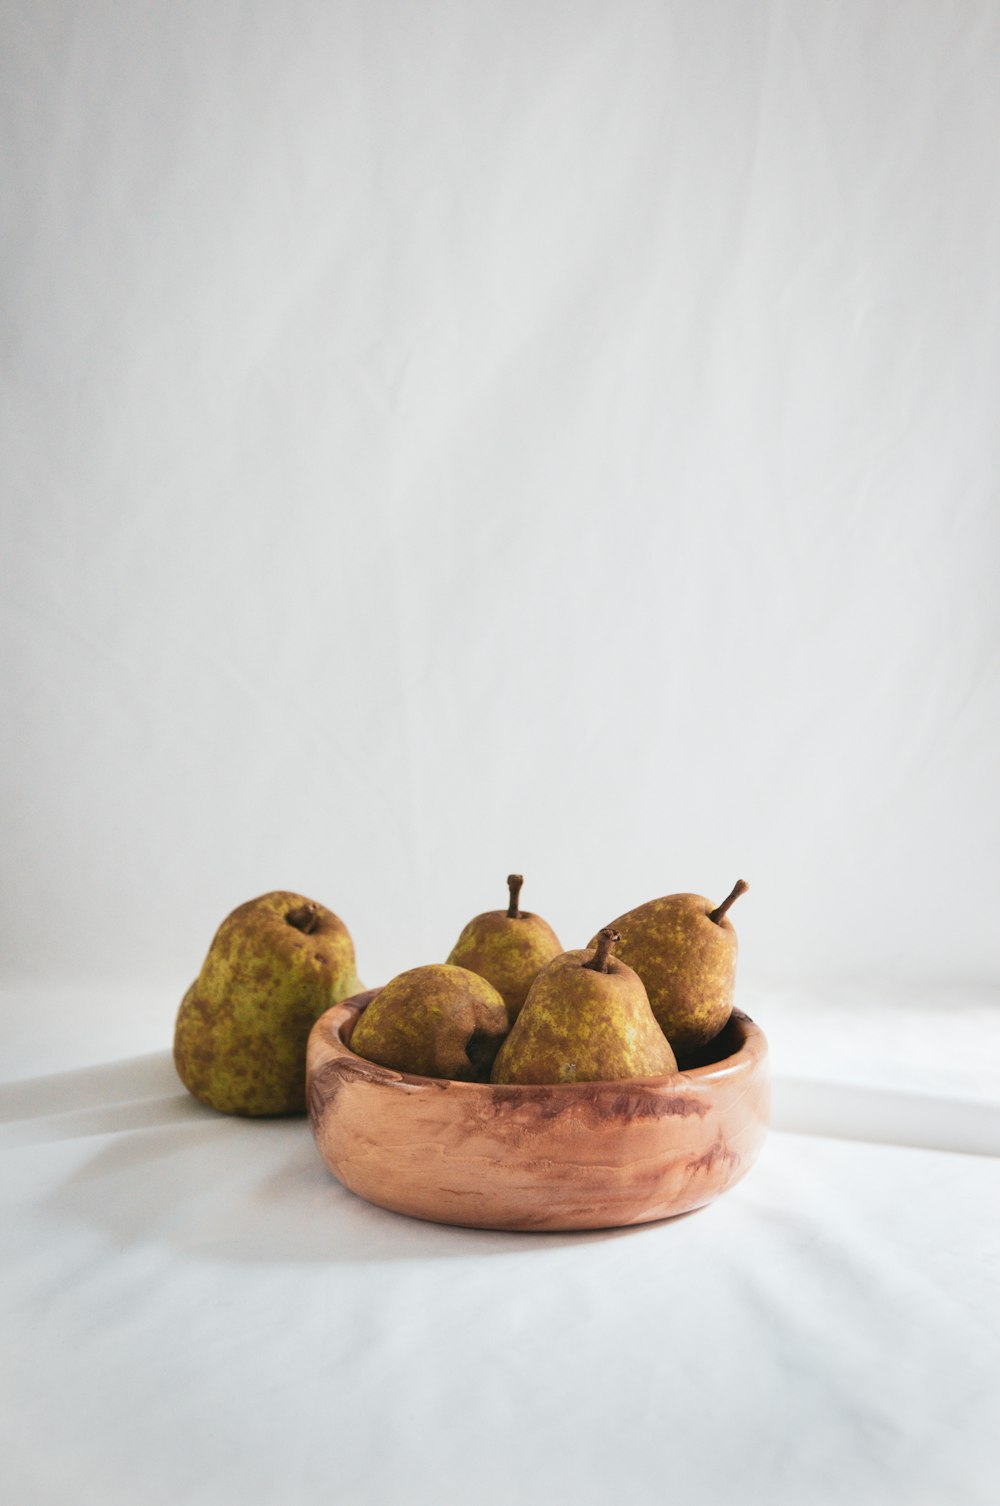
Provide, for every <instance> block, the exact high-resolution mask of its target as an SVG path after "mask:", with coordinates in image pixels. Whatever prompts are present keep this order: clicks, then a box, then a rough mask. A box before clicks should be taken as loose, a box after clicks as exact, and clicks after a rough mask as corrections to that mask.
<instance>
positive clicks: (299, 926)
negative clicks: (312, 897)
mask: <svg viewBox="0 0 1000 1506" xmlns="http://www.w3.org/2000/svg"><path fill="white" fill-rule="evenodd" d="M285 919H286V920H287V922H288V924H289V925H290V926H294V927H295V929H296V930H297V931H301V932H302V933H303V934H304V935H305V936H310V935H311V934H312V932H313V931H315V929H316V925H317V922H318V921H319V911H318V910H317V908H316V906H315V905H314V904H310V903H308V902H307V903H306V904H304V905H297V906H296V908H295V909H294V910H289V912H288V914H287V915H286V916H285Z"/></svg>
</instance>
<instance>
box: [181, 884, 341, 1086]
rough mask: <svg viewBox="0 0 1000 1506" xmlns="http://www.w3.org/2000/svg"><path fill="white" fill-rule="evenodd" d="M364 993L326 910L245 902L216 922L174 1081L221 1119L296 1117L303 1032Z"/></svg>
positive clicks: (297, 899)
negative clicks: (232, 1116)
mask: <svg viewBox="0 0 1000 1506" xmlns="http://www.w3.org/2000/svg"><path fill="white" fill-rule="evenodd" d="M361 988H362V985H361V983H359V981H358V976H357V972H356V969H355V962H354V943H353V942H352V940H351V937H350V933H349V931H348V929H347V927H346V926H345V925H344V922H343V921H342V920H340V919H339V918H338V917H337V916H336V915H334V913H333V911H332V910H327V909H325V908H324V907H323V906H322V905H318V904H316V903H315V902H314V901H313V900H309V899H305V898H304V897H303V896H302V895H301V894H292V893H290V892H289V891H287V890H284V889H277V890H274V891H273V892H272V893H270V894H262V895H261V896H260V897H259V898H258V899H251V900H248V901H247V903H246V904H244V905H240V906H239V907H238V908H237V909H235V910H234V911H233V913H232V914H231V915H229V916H227V917H226V919H225V920H224V921H223V922H222V925H221V926H220V927H219V929H218V931H217V932H216V933H215V939H214V940H213V942H212V945H211V946H210V947H209V950H208V956H207V957H206V958H205V961H204V964H203V966H202V969H201V972H200V973H199V974H198V977H197V978H196V979H195V981H194V983H192V985H191V987H190V988H189V989H188V991H187V993H186V994H185V995H184V998H183V1000H182V1002H181V1007H180V1010H179V1012H178V1015H177V1024H176V1027H175V1030H174V1063H175V1065H176V1067H177V1074H178V1076H179V1077H180V1080H181V1082H182V1083H183V1084H184V1086H185V1087H186V1088H187V1089H188V1091H189V1092H190V1093H193V1094H194V1096H195V1098H198V1099H200V1100H201V1102H202V1103H206V1104H208V1105H209V1107H210V1108H213V1109H219V1110H220V1111H221V1112H222V1113H224V1114H249V1115H254V1116H256V1115H267V1114H303V1113H305V1107H306V1099H305V1072H306V1040H307V1038H308V1035H309V1031H310V1030H311V1028H312V1026H313V1024H314V1023H315V1021H316V1020H317V1019H318V1018H319V1016H320V1015H321V1014H323V1013H324V1011H325V1010H327V1009H329V1008H330V1007H331V1006H332V1005H334V1004H336V1003H338V1002H339V1001H340V1000H341V999H346V998H349V997H350V996H351V995H352V994H356V993H359V992H360V991H361Z"/></svg>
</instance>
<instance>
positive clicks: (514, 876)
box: [507, 873, 524, 920]
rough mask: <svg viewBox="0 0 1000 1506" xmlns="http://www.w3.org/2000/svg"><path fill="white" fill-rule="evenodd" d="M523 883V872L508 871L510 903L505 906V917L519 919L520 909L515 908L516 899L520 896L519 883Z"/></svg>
mask: <svg viewBox="0 0 1000 1506" xmlns="http://www.w3.org/2000/svg"><path fill="white" fill-rule="evenodd" d="M523 883H524V874H523V873H508V875H507V888H508V889H509V890H510V904H509V905H508V906H507V919H508V920H519V919H520V916H521V912H520V910H519V909H518V908H517V902H518V899H519V898H520V896H521V885H522V884H523Z"/></svg>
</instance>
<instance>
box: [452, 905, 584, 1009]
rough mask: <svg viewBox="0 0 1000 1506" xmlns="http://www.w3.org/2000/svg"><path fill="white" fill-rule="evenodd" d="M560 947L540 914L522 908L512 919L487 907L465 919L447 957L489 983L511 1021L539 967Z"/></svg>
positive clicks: (560, 948)
mask: <svg viewBox="0 0 1000 1506" xmlns="http://www.w3.org/2000/svg"><path fill="white" fill-rule="evenodd" d="M561 951H562V942H561V941H560V940H559V937H558V936H557V935H556V933H555V931H553V929H552V927H551V926H549V925H547V924H546V922H545V921H544V920H543V919H542V917H541V916H540V915H532V914H531V912H530V911H528V910H522V911H521V913H520V914H519V915H518V917H517V919H516V920H512V919H511V918H510V916H508V915H507V913H506V911H505V910H487V911H486V913H485V914H483V915H477V916H476V917H475V919H474V920H470V921H469V923H468V925H467V926H466V927H465V928H464V930H463V931H462V934H461V935H460V936H459V938H458V940H457V941H456V942H455V945H454V946H453V947H452V949H451V954H450V956H449V957H448V961H449V962H450V963H452V964H453V965H454V966H455V967H465V968H468V969H469V970H470V972H473V973H478V974H479V976H480V977H481V978H485V979H486V981H487V982H488V983H492V985H493V987H494V988H495V989H496V990H497V992H498V993H499V994H500V996H501V997H502V999H503V1001H504V1003H505V1004H506V1006H507V1012H508V1014H509V1016H510V1019H511V1022H513V1021H514V1020H516V1019H517V1017H518V1015H519V1014H520V1013H521V1010H522V1008H523V1007H524V1001H525V999H526V998H527V997H528V989H529V988H530V987H531V985H532V983H534V981H535V979H536V978H537V977H538V974H539V973H540V972H541V970H542V968H543V967H544V966H545V965H546V963H548V962H551V961H552V959H553V957H558V956H559V953H560V952H561Z"/></svg>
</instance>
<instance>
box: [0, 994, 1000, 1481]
mask: <svg viewBox="0 0 1000 1506" xmlns="http://www.w3.org/2000/svg"><path fill="white" fill-rule="evenodd" d="M0 1004H2V1015H0V1022H2V1023H3V1024H4V1029H5V1035H6V1047H5V1062H6V1066H7V1070H6V1072H5V1074H4V1075H5V1076H6V1077H7V1078H8V1081H7V1082H6V1084H5V1085H4V1086H3V1088H2V1090H0V1120H2V1123H0V1134H2V1139H0V1154H2V1167H3V1178H2V1188H3V1190H2V1198H3V1227H2V1247H3V1262H4V1265H3V1282H2V1288H0V1322H2V1334H3V1356H4V1358H3V1374H4V1387H5V1395H4V1400H3V1406H2V1412H0V1456H2V1458H3V1471H4V1474H5V1475H6V1478H7V1484H6V1486H5V1490H4V1496H3V1498H4V1500H5V1501H8V1500H9V1501H10V1502H12V1503H13V1502H17V1503H18V1506H31V1503H35V1502H39V1503H49V1502H53V1503H54V1502H57V1501H59V1502H63V1501H65V1500H67V1499H71V1500H72V1501H73V1502H74V1503H75V1506H89V1503H90V1502H94V1503H101V1506H119V1503H121V1506H160V1503H168V1502H169V1503H175V1502H180V1501H183V1502H185V1503H186V1506H202V1503H204V1506H230V1503H237V1502H238V1503H241V1506H272V1503H273V1506H294V1503H297V1502H300V1501H307V1500H308V1501H312V1500H324V1501H331V1502H337V1503H341V1502H343V1503H347V1506H369V1503H370V1506H395V1503H401V1506H402V1503H406V1506H423V1503H427V1506H452V1503H455V1506H465V1503H473V1502H476V1503H480V1502H481V1503H483V1506H494V1503H496V1506H500V1503H507V1502H513V1501H516V1502H521V1503H526V1506H535V1503H539V1506H541V1503H543V1502H544V1503H556V1506H559V1503H562V1502H573V1503H574V1506H590V1503H594V1506H597V1503H606V1502H616V1503H619V1506H645V1503H652V1502H657V1503H660V1502H663V1503H666V1502H674V1501H684V1502H689V1503H697V1506H715V1503H716V1502H718V1503H720V1506H721V1503H726V1506H732V1503H740V1506H755V1503H758V1502H759V1503H761V1506H765V1503H766V1506H785V1503H787V1506H828V1503H837V1506H839V1503H850V1506H893V1503H896V1502H899V1503H900V1506H996V1502H997V1501H998V1500H1000V1462H998V1455H997V1448H996V1428H997V1424H998V1422H1000V1301H998V1298H1000V1161H998V1160H997V1159H996V1156H995V1155H990V1154H987V1153H984V1152H986V1151H988V1150H989V1149H990V1148H991V1146H992V1148H993V1149H994V1150H996V1148H997V1147H996V1145H995V1144H994V1143H993V1141H994V1138H995V1135H996V1125H997V1121H996V1112H997V1111H996V1108H995V1105H991V1103H990V1100H989V1089H990V1086H991V1084H990V1074H991V1065H992V1064H994V1063H995V1053H996V1050H997V1040H996V1037H997V1030H996V1027H995V1026H994V1027H993V1029H992V1033H991V1032H990V1029H989V1026H990V1024H991V1021H992V1020H995V1019H996V1018H997V1016H996V1014H995V1013H993V1014H991V1012H990V1008H989V1001H988V1000H986V999H985V998H976V997H969V996H965V997H964V998H957V999H956V998H949V999H947V1000H941V1001H940V1005H939V1007H938V1009H937V1012H936V1013H935V1008H934V1005H933V1002H932V1001H924V1002H923V1004H922V1006H921V1010H922V1012H921V1014H920V1024H919V1029H914V1028H913V1027H912V1025H911V1028H910V1029H909V1030H908V1031H904V1032H903V1035H904V1037H905V1039H904V1040H903V1042H902V1044H900V1024H901V1021H902V1020H903V1018H904V1016H905V1019H907V1020H910V1021H911V1022H912V1019H913V1010H912V1006H911V1005H908V1004H906V1003H905V1002H904V1001H900V1000H898V999H896V1000H892V999H888V1000H885V999H883V1000H879V999H873V1000H871V1001H870V1005H869V1007H868V1008H867V1010H865V1011H861V1010H855V1011H853V1013H852V1015H851V1020H853V1021H854V1022H855V1031H854V1035H853V1036H852V1037H851V1039H852V1041H853V1042H854V1044H853V1046H845V1045H844V1043H843V1037H842V1033H841V1032H839V1031H837V1030H834V1029H832V1028H830V1029H828V1031H827V1034H826V1035H824V1030H823V1027H822V1026H821V1025H818V1024H816V1025H814V1026H813V1027H811V1028H810V1027H809V1025H808V1021H809V1020H810V1018H813V1019H814V1020H821V1019H827V1020H830V1019H831V1018H832V1017H831V1015H830V1013H829V1011H827V1012H826V1013H824V1011H823V1010H822V1009H819V1010H817V1009H816V1007H815V1005H816V1001H815V999H812V1000H810V999H809V998H808V997H804V996H802V995H795V994H792V993H791V992H789V993H786V994H784V995H780V996H779V995H777V994H775V996H774V998H773V999H772V1000H771V1010H772V1017H770V1018H769V1014H768V1001H767V999H765V998H760V999H756V1000H753V1001H752V1007H751V1013H754V1014H755V1017H756V1018H758V1019H759V1020H760V1022H761V1023H762V1024H763V1025H764V1027H765V1030H767V1031H768V1034H769V1036H770V1037H771V1040H772V1047H773V1054H774V1062H775V1068H776V1072H777V1081H776V1092H775V1112H776V1123H777V1125H778V1126H779V1127H778V1128H776V1129H775V1130H774V1131H773V1132H772V1134H771V1136H770V1137H769V1140H768V1142H767V1144H766V1146H765V1149H764V1152H763V1154H762V1156H761V1159H760V1161H759V1162H758V1164H757V1166H756V1167H755V1168H754V1169H753V1171H751V1173H750V1174H749V1176H748V1177H747V1178H746V1180H745V1181H744V1182H743V1183H742V1184H740V1185H739V1186H738V1187H736V1188H735V1189H733V1191H732V1192H730V1193H729V1194H728V1195H727V1196H725V1197H724V1198H722V1199H720V1200H719V1201H718V1202H717V1203H716V1204H714V1205H713V1206H711V1207H710V1208H707V1209H704V1210H701V1211H699V1212H697V1213H694V1214H690V1215H688V1216H687V1217H685V1218H681V1219H677V1220H674V1221H673V1222H670V1223H666V1224H661V1225H657V1226H652V1227H646V1228H639V1229H633V1230H628V1231H615V1232H609V1233H595V1234H577V1235H566V1236H559V1235H523V1236H522V1235H503V1234H493V1233H485V1232H476V1231H463V1230H456V1229H448V1228H440V1227H436V1226H433V1225H429V1224H421V1223H418V1222H414V1221H410V1220H407V1219H404V1218H400V1217H396V1216H394V1215H392V1214H389V1213H385V1212H383V1211H381V1210H379V1209H376V1208H372V1207H369V1206H368V1205H367V1204H365V1203H363V1202H361V1201H359V1200H358V1199H357V1198H355V1197H353V1196H352V1195H351V1194H349V1193H347V1192H345V1191H344V1190H343V1189H342V1188H341V1187H339V1186H338V1185H337V1183H336V1182H334V1181H333V1180H332V1178H331V1177H330V1176H329V1175H328V1174H327V1172H326V1170H325V1169H324V1167H323V1165H322V1164H321V1162H320V1161H319V1158H318V1156H317V1154H316V1151H315V1149H314V1146H313V1142H312V1139H311V1136H310V1134H309V1131H308V1128H307V1126H306V1124H305V1123H304V1122H303V1121H286V1122H261V1123H248V1122H244V1121H240V1120H235V1119H228V1118H223V1117H220V1116H217V1115H215V1114H213V1113H212V1112H210V1111H209V1110H205V1109H202V1108H201V1107H200V1106H199V1105H197V1104H195V1103H194V1102H193V1101H192V1100H191V1099H189V1098H188V1097H187V1096H186V1095H185V1094H184V1092H183V1090H182V1089H181V1088H180V1086H179V1084H178V1082H177V1080H176V1078H175V1077H174V1074H173V1069H172V1065H171V1061H170V1056H169V1052H168V1051H167V1050H166V1049H165V1046H166V1045H168V1044H169V1039H170V1030H171V1026H172V1018H173V1011H174V1007H175V1005H176V1000H175V999H174V998H173V997H171V996H170V995H168V993H166V992H164V991H162V990H149V989H147V990H145V991H142V990H134V991H123V990H118V991H116V992H103V993H97V992H95V991H92V990H91V991H85V990H80V991H77V992H64V993H55V992H45V993H43V992H39V991H34V992H31V991H26V990H15V989H8V990H7V991H6V993H4V995H3V996H2V999H0ZM945 1023H946V1024H947V1027H948V1029H949V1030H950V1032H951V1037H950V1038H951V1039H953V1040H957V1041H958V1042H959V1046H960V1049H959V1050H958V1051H956V1052H955V1053H953V1055H952V1058H951V1060H950V1065H949V1066H948V1068H947V1070H946V1071H945V1072H944V1075H943V1077H942V1073H941V1071H940V1070H938V1067H939V1061H936V1057H935V1050H934V1045H935V1042H936V1041H939V1040H940V1038H941V1037H940V1030H941V1029H942V1028H944V1026H945ZM917 1036H919V1039H920V1042H921V1045H920V1046H917V1045H916V1044H915V1039H916V1037H917ZM834 1040H839V1041H840V1046H839V1047H837V1048H836V1049H834V1048H833V1046H832V1045H831V1042H832V1041H834ZM866 1041H867V1043H868V1044H869V1045H871V1044H873V1043H877V1042H881V1044H882V1046H883V1047H888V1046H890V1045H891V1044H892V1043H895V1045H894V1046H893V1049H894V1051H895V1058H896V1060H897V1061H898V1062H899V1063H900V1066H899V1082H898V1085H897V1084H896V1083H895V1082H894V1081H893V1079H892V1068H891V1066H890V1065H888V1058H886V1059H884V1061H883V1068H881V1069H880V1068H876V1067H873V1066H872V1064H871V1059H870V1058H869V1057H868V1056H866V1052H865V1044H866ZM810 1042H812V1046H811V1047H810ZM810 1050H812V1053H813V1054H812V1056H810ZM838 1052H839V1056H838ZM991 1053H992V1054H991ZM851 1061H854V1063H855V1065H856V1067H857V1070H856V1072H854V1074H853V1077H854V1080H853V1081H851V1080H850V1079H851V1076H852V1073H851V1071H850V1063H851ZM995 1080H996V1079H995V1078H993V1081H995ZM838 1082H839V1083H840V1088H839V1089H838V1086H837V1085H838ZM936 1105H940V1106H941V1107H940V1112H939V1108H938V1107H936ZM956 1115H957V1118H956ZM938 1122H939V1123H940V1127H941V1134H942V1137H943V1143H945V1144H948V1145H950V1146H952V1147H953V1148H952V1149H950V1150H937V1149H932V1148H928V1147H929V1146H931V1145H933V1144H934V1131H935V1124H936V1123H938ZM782 1124H785V1125H789V1126H791V1127H792V1128H794V1129H795V1130H797V1131H800V1132H794V1133H793V1132H791V1130H790V1129H782V1128H780V1126H781V1125H782ZM817 1129H819V1130H822V1131H824V1132H825V1133H822V1134H817V1133H815V1132H814V1131H815V1130H817ZM801 1131H811V1132H808V1133H803V1132H801ZM863 1133H869V1134H871V1135H872V1136H873V1137H874V1138H872V1139H870V1140H866V1139H863V1138H854V1136H860V1135H861V1134H863ZM842 1136H852V1138H842ZM894 1139H895V1140H897V1141H899V1142H901V1143H891V1142H892V1141H893V1140H894Z"/></svg>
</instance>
